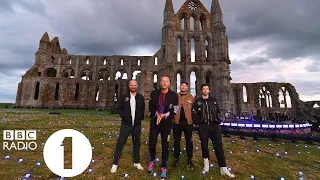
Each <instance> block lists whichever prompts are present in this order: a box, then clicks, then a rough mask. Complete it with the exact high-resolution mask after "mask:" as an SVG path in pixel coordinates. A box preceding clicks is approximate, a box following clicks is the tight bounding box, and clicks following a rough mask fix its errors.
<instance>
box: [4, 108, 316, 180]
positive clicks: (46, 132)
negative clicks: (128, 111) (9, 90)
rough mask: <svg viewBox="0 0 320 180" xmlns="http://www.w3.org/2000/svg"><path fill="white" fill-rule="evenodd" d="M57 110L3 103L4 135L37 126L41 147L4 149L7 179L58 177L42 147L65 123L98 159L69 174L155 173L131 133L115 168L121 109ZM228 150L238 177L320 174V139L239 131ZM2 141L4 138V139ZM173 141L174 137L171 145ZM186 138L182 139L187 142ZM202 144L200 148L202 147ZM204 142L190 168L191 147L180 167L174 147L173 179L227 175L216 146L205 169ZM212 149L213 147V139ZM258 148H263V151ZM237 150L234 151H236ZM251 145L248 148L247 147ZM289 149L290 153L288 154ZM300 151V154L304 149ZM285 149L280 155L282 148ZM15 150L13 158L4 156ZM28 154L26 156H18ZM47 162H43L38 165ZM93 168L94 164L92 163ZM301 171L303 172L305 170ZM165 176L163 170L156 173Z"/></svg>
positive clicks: (196, 141) (145, 135)
mask: <svg viewBox="0 0 320 180" xmlns="http://www.w3.org/2000/svg"><path fill="white" fill-rule="evenodd" d="M50 111H51V110H33V109H0V134H1V140H2V130H5V129H36V130H40V131H39V132H37V133H38V134H37V143H38V149H37V150H36V151H3V150H2V145H1V151H0V157H1V159H0V169H1V171H0V177H1V179H4V180H7V179H8V180H9V179H19V178H23V176H24V175H25V174H26V173H27V172H31V173H32V178H30V179H58V176H57V175H55V174H53V173H52V172H51V171H50V170H49V169H48V168H47V167H46V165H45V163H44V160H43V156H42V152H43V144H44V143H45V141H46V140H47V139H48V137H49V136H50V135H51V134H52V133H54V132H55V131H58V130H61V129H75V130H79V131H81V132H82V131H83V133H84V134H85V135H86V136H88V137H89V139H90V143H91V145H92V146H93V147H94V150H93V159H94V160H95V162H94V163H92V164H91V165H90V167H89V168H91V169H92V170H93V172H92V173H89V172H88V171H85V172H83V173H82V174H81V175H79V176H76V177H74V178H67V179H99V180H102V179H107V180H111V179H122V178H123V175H124V173H128V175H129V179H155V178H154V177H152V176H151V175H150V174H148V173H147V172H146V171H138V170H136V169H135V168H134V167H133V160H132V144H131V138H129V139H128V142H127V145H126V146H125V148H124V151H123V154H122V157H121V159H120V162H119V168H118V172H117V173H116V174H110V168H111V165H112V156H113V152H114V148H115V144H116V140H117V135H118V131H119V127H120V126H119V124H120V119H119V117H118V115H111V114H110V113H107V112H105V111H94V110H88V111H85V110H57V111H59V112H61V113H62V114H61V115H49V114H48V113H49V112H50ZM3 114H6V118H7V121H6V122H5V121H3V120H2V117H3ZM143 128H144V129H143V133H142V137H141V138H142V146H141V163H142V165H143V167H144V168H145V169H146V168H147V164H148V145H147V144H146V142H147V141H148V131H149V120H145V121H144V122H143ZM159 142H160V141H158V147H157V149H158V150H157V151H158V153H157V157H159V158H161V151H160V148H161V145H160V143H159ZM223 143H224V150H225V155H226V159H227V164H228V166H229V167H231V172H232V173H234V174H235V175H236V177H237V178H236V179H250V176H251V175H254V176H255V178H256V179H259V180H260V179H261V180H269V179H279V178H280V177H284V178H285V179H293V180H295V179H299V178H300V177H303V178H304V179H308V180H309V179H318V178H319V177H320V168H319V167H320V149H319V146H320V145H319V144H314V145H305V144H304V142H299V143H298V144H292V143H290V141H288V140H279V141H277V142H274V141H271V140H270V139H261V140H260V141H257V142H254V140H253V139H252V138H248V139H247V140H244V141H243V140H241V139H240V138H239V137H237V136H232V137H231V138H225V137H224V138H223ZM1 144H2V143H1ZM172 147H173V141H172V140H171V141H170V149H172ZM183 147H185V142H184V140H182V148H183ZM196 147H198V148H196ZM200 149H201V146H200V143H199V137H198V135H197V134H195V135H194V158H193V161H194V164H195V169H194V170H189V169H187V167H186V151H184V150H182V156H181V158H180V159H181V160H180V164H179V167H178V168H176V169H174V168H173V167H172V166H171V163H172V160H173V158H172V155H173V153H172V152H171V153H170V160H169V167H168V179H181V176H182V175H183V176H185V179H227V178H224V177H222V176H221V175H220V174H219V171H218V168H217V161H216V159H215V155H214V153H213V152H212V151H211V160H210V163H212V164H214V168H211V169H210V172H209V174H207V175H202V174H201V171H202V167H203V161H202V159H201V150H200ZM210 149H211V150H212V149H213V147H212V146H211V145H210ZM257 149H259V150H260V152H257ZM230 151H232V153H231V152H230ZM245 151H246V153H245ZM285 152H287V155H286V154H285ZM298 152H300V154H298ZM277 153H278V154H279V157H277V156H276V154H277ZM7 155H9V156H10V159H4V157H5V156H7ZM19 158H23V160H24V162H22V163H18V162H17V160H18V159H19ZM37 162H41V166H36V163H37ZM89 168H88V169H89ZM299 171H301V172H303V175H302V176H300V175H299V174H298V173H299ZM159 172H160V165H158V166H157V173H158V174H159ZM156 179H159V176H157V177H156Z"/></svg>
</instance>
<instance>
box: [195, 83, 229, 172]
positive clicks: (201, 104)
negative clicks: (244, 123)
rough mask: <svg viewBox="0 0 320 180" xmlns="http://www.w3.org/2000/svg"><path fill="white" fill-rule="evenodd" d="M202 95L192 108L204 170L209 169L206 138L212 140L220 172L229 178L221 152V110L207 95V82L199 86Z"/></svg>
mask: <svg viewBox="0 0 320 180" xmlns="http://www.w3.org/2000/svg"><path fill="white" fill-rule="evenodd" d="M201 93H202V97H200V98H198V99H196V100H195V102H194V104H193V108H192V116H193V118H192V119H193V121H194V123H195V124H196V125H199V137H200V141H201V149H202V158H203V159H204V169H203V170H204V171H205V172H208V171H209V157H210V155H209V150H208V140H209V138H210V139H211V141H212V144H213V146H214V150H215V154H216V157H217V160H218V164H219V166H220V173H221V174H222V175H226V176H228V177H230V178H234V177H235V176H234V175H233V174H231V173H230V172H229V171H228V169H227V167H226V160H225V156H224V152H223V145H222V137H221V127H220V123H221V120H220V116H221V110H220V107H219V104H218V102H217V100H216V99H215V98H212V97H210V96H209V93H210V89H209V85H208V84H203V85H202V86H201Z"/></svg>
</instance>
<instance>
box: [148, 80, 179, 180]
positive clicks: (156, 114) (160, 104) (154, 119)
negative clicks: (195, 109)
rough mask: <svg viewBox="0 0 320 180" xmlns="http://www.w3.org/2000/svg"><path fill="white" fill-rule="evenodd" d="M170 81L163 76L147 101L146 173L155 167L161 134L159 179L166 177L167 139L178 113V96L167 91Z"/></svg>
mask: <svg viewBox="0 0 320 180" xmlns="http://www.w3.org/2000/svg"><path fill="white" fill-rule="evenodd" d="M169 86H170V79H169V77H167V76H163V77H162V78H161V81H160V89H156V90H154V91H152V92H151V95H150V100H149V111H150V113H151V114H150V117H151V121H150V133H149V152H150V163H149V166H148V172H149V173H150V172H152V171H153V170H154V166H155V158H156V145H157V139H158V135H159V133H161V145H162V168H161V175H160V176H161V179H165V178H166V176H167V164H168V158H169V142H168V141H169V139H168V136H169V135H170V131H171V128H172V121H173V117H174V115H175V114H176V113H177V112H178V95H177V93H175V92H173V91H171V90H170V89H169Z"/></svg>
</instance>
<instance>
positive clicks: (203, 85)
mask: <svg viewBox="0 0 320 180" xmlns="http://www.w3.org/2000/svg"><path fill="white" fill-rule="evenodd" d="M205 86H208V88H209V90H210V85H209V84H207V83H206V84H202V85H201V90H202V88H203V87H205Z"/></svg>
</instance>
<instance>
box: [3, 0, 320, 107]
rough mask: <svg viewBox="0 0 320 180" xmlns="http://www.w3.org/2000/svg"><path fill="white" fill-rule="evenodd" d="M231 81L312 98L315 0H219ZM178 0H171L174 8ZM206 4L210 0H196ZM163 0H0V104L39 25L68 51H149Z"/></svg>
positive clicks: (318, 86) (316, 91)
mask: <svg viewBox="0 0 320 180" xmlns="http://www.w3.org/2000/svg"><path fill="white" fill-rule="evenodd" d="M220 1H221V7H222V10H223V13H224V23H225V25H226V27H227V34H228V36H229V47H230V58H231V62H232V65H231V69H232V72H231V73H232V74H231V75H232V78H233V81H232V82H235V83H237V82H265V81H268V82H269V81H272V82H274V81H275V82H289V83H291V84H293V85H294V86H295V87H296V89H297V91H298V93H299V94H300V99H302V100H304V101H307V100H316V99H317V100H320V66H319V61H318V59H319V57H320V21H319V20H318V18H319V17H320V11H319V10H318V7H320V1H319V0H304V1H301V0H281V1H279V0H267V1H266V0H220ZM184 2H185V0H173V3H174V8H175V12H177V11H178V9H179V8H180V6H181V5H182V4H183V3H184ZM202 2H203V4H204V5H205V6H206V7H207V9H208V10H210V8H211V7H210V6H211V0H202ZM164 4H165V0H152V1H151V0H134V1H133V0H67V1H66V0H1V1H0V39H1V42H0V54H1V55H0V102H14V101H15V96H16V91H17V85H18V83H19V82H20V80H21V75H23V74H24V72H25V71H26V70H28V69H29V68H30V67H31V66H32V65H33V64H34V54H35V52H36V51H37V49H38V45H39V40H40V38H41V36H42V35H43V33H44V32H45V31H47V32H48V33H49V36H50V38H51V39H52V38H53V37H54V36H58V37H59V39H60V44H61V46H62V47H65V48H67V50H68V52H69V53H70V54H92V55H153V54H154V53H155V52H156V51H157V50H158V49H159V48H160V43H161V27H162V22H163V16H162V15H163V8H164Z"/></svg>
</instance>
